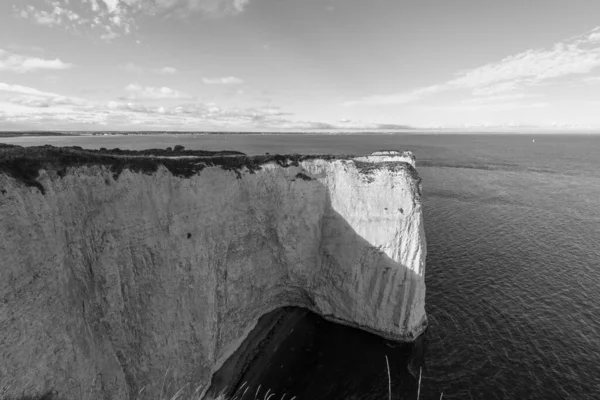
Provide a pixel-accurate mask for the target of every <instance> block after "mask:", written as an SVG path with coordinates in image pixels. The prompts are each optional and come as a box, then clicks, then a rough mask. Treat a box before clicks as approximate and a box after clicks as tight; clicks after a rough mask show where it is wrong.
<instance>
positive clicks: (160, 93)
mask: <svg viewBox="0 0 600 400" xmlns="http://www.w3.org/2000/svg"><path fill="white" fill-rule="evenodd" d="M125 90H126V91H127V92H128V93H129V98H130V99H140V100H159V99H191V98H192V96H190V95H189V94H186V93H184V92H180V91H178V90H174V89H171V88H168V87H164V86H163V87H152V86H146V87H143V86H140V85H138V84H134V83H132V84H130V85H128V86H127V87H126V88H125Z"/></svg>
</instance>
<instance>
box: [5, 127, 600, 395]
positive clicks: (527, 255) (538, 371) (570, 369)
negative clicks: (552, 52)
mask: <svg viewBox="0 0 600 400" xmlns="http://www.w3.org/2000/svg"><path fill="white" fill-rule="evenodd" d="M0 142H4V143H12V144H19V145H26V146H29V145H40V144H52V145H56V146H66V145H69V146H81V147H84V148H100V147H106V148H114V147H119V148H121V149H142V148H165V147H168V146H174V145H177V144H180V145H183V146H185V147H186V148H188V149H203V150H238V151H242V152H245V153H247V154H252V155H254V154H264V153H265V152H269V153H271V154H274V153H288V154H289V153H305V154H316V153H327V154H330V153H335V154H356V155H364V154H368V153H370V152H372V151H376V150H382V149H397V150H410V151H412V152H413V153H414V154H415V156H416V158H417V170H418V172H419V175H420V176H421V178H422V185H423V197H422V201H423V209H424V217H425V227H426V235H427V244H428V255H427V267H426V285H427V294H426V311H427V314H428V318H429V329H428V331H427V333H426V335H427V348H426V352H425V362H424V364H423V366H422V367H421V369H420V371H419V374H420V375H421V383H420V385H419V387H420V389H418V392H417V393H416V394H415V391H414V390H410V391H408V392H407V393H404V392H403V394H402V395H401V396H400V395H398V394H397V391H396V389H394V395H393V396H392V397H393V398H410V399H414V398H417V396H418V397H419V398H420V399H441V398H443V399H576V400H592V399H595V400H596V399H600V136H594V135H575V134H573V135H571V134H568V135H567V134H565V135H560V134H552V135H543V134H534V133H523V134H510V135H503V134H490V133H485V134H448V133H440V134H374V133H373V134H348V135H345V134H336V135H329V134H328V135H324V134H321V135H317V134H285V135H275V134H210V135H175V136H169V135H152V136H127V135H121V136H81V137H70V136H69V137H17V138H0ZM340 329H341V328H340ZM347 329H348V331H347V332H346V331H344V330H342V331H340V332H341V333H340V332H338V333H336V335H338V337H342V336H344V335H348V337H352V340H351V346H352V348H347V349H346V352H350V351H351V352H354V353H356V352H360V351H361V347H362V344H361V343H366V342H365V341H364V340H368V339H364V340H363V339H360V337H359V336H356V335H355V334H354V333H352V332H350V328H347ZM344 332H345V333H344ZM352 335H354V336H352ZM357 338H359V339H357ZM361 340H363V341H361ZM336 342H338V343H343V340H336ZM314 343H316V341H313V344H314ZM321 346H332V345H331V343H329V344H327V343H325V344H322V345H321ZM322 350H323V348H322V349H321V351H319V352H318V354H320V353H322ZM368 350H369V345H367V344H365V345H364V351H368ZM382 357H383V356H382ZM380 359H381V371H380V372H377V378H373V380H372V383H371V385H372V388H371V389H372V390H371V395H369V394H368V393H366V394H364V395H362V394H360V393H357V394H356V396H349V395H348V394H343V395H342V394H341V393H342V391H339V392H338V393H340V394H339V395H337V397H336V394H335V393H332V394H329V395H327V396H321V398H331V399H334V398H340V399H342V398H350V397H352V398H357V399H358V398H364V399H371V398H375V397H378V398H382V399H387V398H388V383H389V378H387V376H386V375H387V374H386V364H385V360H384V359H383V358H380ZM377 362H379V361H377ZM358 363H359V364H360V362H358ZM317 364H318V360H317ZM345 364H346V366H345V368H346V369H347V375H348V376H351V375H352V372H351V369H352V368H355V369H356V368H361V366H360V365H348V364H351V363H345ZM369 368H372V367H369ZM329 372H331V371H328V370H327V369H324V370H321V371H320V372H319V375H320V376H327V375H328V373H329ZM344 373H345V372H344V371H342V374H344ZM395 374H396V373H395V372H394V371H392V374H391V379H392V380H393V379H394V377H395ZM294 378H295V379H296V378H297V380H298V381H301V380H302V379H301V377H298V376H297V377H294ZM336 379H337V378H336ZM415 379H416V378H415ZM332 380H333V378H332ZM411 385H412V386H411V387H412V388H414V382H413V383H412V384H411ZM399 392H402V391H401V390H400V391H399ZM373 394H376V396H374V395H373ZM289 397H291V396H288V398H289ZM314 397H319V396H312V397H302V396H299V397H297V400H299V399H301V398H304V399H307V400H308V399H311V400H312V399H313V398H314ZM278 398H279V397H277V398H275V397H273V400H276V399H278Z"/></svg>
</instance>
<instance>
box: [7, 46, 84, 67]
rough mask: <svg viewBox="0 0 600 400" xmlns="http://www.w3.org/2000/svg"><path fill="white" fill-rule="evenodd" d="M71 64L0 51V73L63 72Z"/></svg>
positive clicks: (71, 65) (58, 60)
mask: <svg viewBox="0 0 600 400" xmlns="http://www.w3.org/2000/svg"><path fill="white" fill-rule="evenodd" d="M72 67H73V64H69V63H65V62H62V61H61V60H60V59H58V58H55V59H53V60H48V59H44V58H39V57H29V56H23V55H19V54H15V53H11V52H8V51H5V50H2V49H0V71H10V72H16V73H25V72H32V71H39V70H65V69H70V68H72Z"/></svg>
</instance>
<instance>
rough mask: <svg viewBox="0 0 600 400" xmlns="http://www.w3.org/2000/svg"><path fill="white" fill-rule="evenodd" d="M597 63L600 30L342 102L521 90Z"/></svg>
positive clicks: (599, 62) (373, 102)
mask: <svg viewBox="0 0 600 400" xmlns="http://www.w3.org/2000/svg"><path fill="white" fill-rule="evenodd" d="M598 67H600V32H599V31H598V28H596V29H595V30H594V31H592V32H591V33H587V34H584V35H581V36H579V37H577V38H575V39H573V40H571V41H569V42H567V43H557V44H555V45H554V46H553V47H552V48H550V49H537V50H527V51H524V52H522V53H519V54H516V55H512V56H509V57H506V58H504V59H503V60H500V61H498V62H494V63H489V64H486V65H483V66H481V67H478V68H474V69H471V70H467V71H464V72H460V73H458V74H457V76H456V77H455V78H454V79H451V80H449V81H447V82H445V83H441V84H436V85H431V86H426V87H422V88H418V89H415V90H412V91H407V92H400V93H395V94H390V95H376V96H368V97H364V98H362V99H359V100H356V101H349V102H346V103H345V105H348V106H352V105H386V104H407V103H412V102H416V101H419V100H421V99H423V98H426V97H429V96H431V95H434V94H439V93H443V92H448V91H455V90H467V91H470V92H471V93H472V94H473V95H474V96H490V95H496V94H499V93H507V92H513V91H517V90H522V89H524V88H526V87H531V86H537V85H541V84H543V83H546V82H547V81H552V80H555V79H558V78H562V77H566V76H570V75H584V74H587V73H590V72H592V71H593V70H594V69H596V68H598Z"/></svg>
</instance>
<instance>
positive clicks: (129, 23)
mask: <svg viewBox="0 0 600 400" xmlns="http://www.w3.org/2000/svg"><path fill="white" fill-rule="evenodd" d="M38 3H39V5H38V6H37V7H36V6H32V5H22V6H16V5H15V6H14V9H15V13H16V15H17V16H19V17H21V18H24V19H28V20H31V21H32V22H34V23H36V24H39V25H44V26H48V27H61V28H63V29H65V30H69V31H73V32H79V33H81V30H82V28H83V27H86V28H87V30H91V31H95V32H96V33H97V35H98V36H99V37H100V38H102V39H103V40H107V41H111V40H114V39H116V38H118V37H120V36H123V35H128V34H131V33H133V32H134V31H136V29H137V22H136V21H137V20H138V19H139V17H141V16H154V17H173V16H174V17H179V18H187V17H189V16H190V15H196V14H200V15H203V16H205V17H209V18H221V17H225V16H228V15H235V14H239V13H241V12H243V11H244V9H245V7H246V6H247V5H248V3H249V0H80V1H72V0H40V1H39V2H38ZM84 16H85V17H84Z"/></svg>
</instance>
